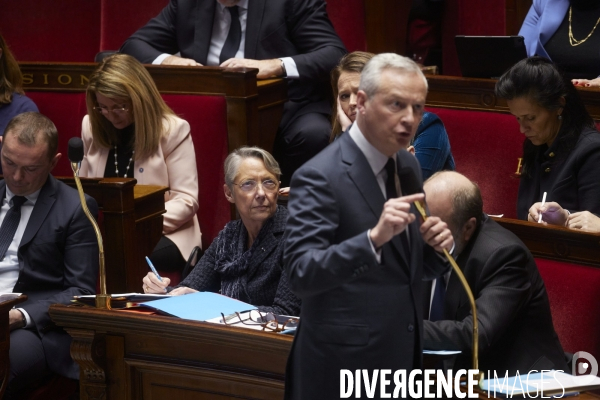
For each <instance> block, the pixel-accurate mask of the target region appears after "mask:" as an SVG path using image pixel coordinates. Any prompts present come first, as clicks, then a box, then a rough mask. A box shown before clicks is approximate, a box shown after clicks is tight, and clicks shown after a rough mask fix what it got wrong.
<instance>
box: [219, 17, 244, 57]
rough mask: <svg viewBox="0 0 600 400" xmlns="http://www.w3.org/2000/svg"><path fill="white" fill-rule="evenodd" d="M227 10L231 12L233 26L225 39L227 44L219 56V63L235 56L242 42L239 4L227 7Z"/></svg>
mask: <svg viewBox="0 0 600 400" xmlns="http://www.w3.org/2000/svg"><path fill="white" fill-rule="evenodd" d="M227 10H228V11H229V14H231V26H230V27H229V33H228V34H227V39H225V44H224V45H223V49H222V50H221V55H220V56H219V63H221V64H222V63H224V62H225V61H227V60H229V59H230V58H234V57H235V55H236V53H237V51H238V50H239V48H240V43H241V42H242V24H240V16H239V10H238V6H233V7H227Z"/></svg>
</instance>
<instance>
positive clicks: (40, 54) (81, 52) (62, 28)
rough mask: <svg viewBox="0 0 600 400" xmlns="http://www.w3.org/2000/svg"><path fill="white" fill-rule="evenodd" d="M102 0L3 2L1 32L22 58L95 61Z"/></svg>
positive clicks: (27, 59)
mask: <svg viewBox="0 0 600 400" xmlns="http://www.w3.org/2000/svg"><path fill="white" fill-rule="evenodd" d="M100 2H101V1H100V0H84V1H82V0H60V1H40V0H19V1H8V2H2V6H1V8H2V11H0V32H1V33H2V35H3V36H4V39H5V40H6V41H7V43H8V45H9V46H10V48H11V49H12V51H13V52H14V55H15V57H16V59H17V60H19V61H93V60H94V55H95V54H96V53H97V52H98V48H99V45H100ZM122 3H126V2H122ZM139 8H140V9H143V8H144V7H143V6H142V7H139Z"/></svg>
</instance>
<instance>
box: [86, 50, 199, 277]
mask: <svg viewBox="0 0 600 400" xmlns="http://www.w3.org/2000/svg"><path fill="white" fill-rule="evenodd" d="M86 102H87V111H88V115H86V116H85V117H84V118H83V123H82V127H81V136H82V139H83V145H84V152H85V153H84V158H83V161H82V163H81V169H80V176H82V177H128V178H135V179H137V183H138V184H140V185H162V186H169V188H170V190H169V191H168V192H166V194H165V208H166V210H167V212H166V213H165V214H164V215H163V216H164V225H163V236H162V238H161V240H160V241H159V243H158V245H157V246H156V248H155V249H154V251H153V252H152V254H151V255H150V259H151V260H152V262H153V263H154V265H155V266H156V267H157V268H158V269H159V270H181V269H182V268H183V266H184V265H185V262H186V259H187V257H188V255H189V254H190V252H191V251H192V249H193V248H194V246H199V245H200V243H201V242H200V240H201V236H200V226H199V224H198V218H197V217H196V212H197V211H198V174H197V170H196V157H195V154H194V144H193V142H192V138H191V136H190V125H189V124H188V123H187V122H186V121H184V120H183V119H181V118H179V117H177V116H176V115H175V113H174V112H173V111H172V110H171V109H170V108H169V107H168V106H167V105H166V104H165V102H164V101H163V99H162V97H161V96H160V93H159V92H158V89H157V88H156V85H155V84H154V81H153V80H152V77H151V76H150V74H149V73H148V71H147V70H146V69H145V68H144V67H143V66H142V64H140V63H139V62H138V61H137V60H136V59H134V58H133V57H131V56H128V55H125V54H115V55H113V56H110V57H107V58H106V59H104V61H103V62H102V63H100V65H99V66H98V68H97V69H96V71H94V73H93V74H92V76H91V77H90V83H89V86H88V89H87V94H86Z"/></svg>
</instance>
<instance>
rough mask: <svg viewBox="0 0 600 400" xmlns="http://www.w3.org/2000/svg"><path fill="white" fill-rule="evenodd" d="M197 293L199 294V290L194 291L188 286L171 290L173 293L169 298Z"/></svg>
mask: <svg viewBox="0 0 600 400" xmlns="http://www.w3.org/2000/svg"><path fill="white" fill-rule="evenodd" d="M196 292H197V290H194V289H192V288H189V287H187V286H181V287H178V288H177V289H173V290H171V292H170V293H169V296H181V295H182V294H190V293H196Z"/></svg>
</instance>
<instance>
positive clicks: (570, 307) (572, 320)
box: [536, 258, 600, 359]
mask: <svg viewBox="0 0 600 400" xmlns="http://www.w3.org/2000/svg"><path fill="white" fill-rule="evenodd" d="M536 263H537V265H538V269H539V270H540V274H541V275H542V278H543V279H544V283H545V284H546V291H547V292H548V297H549V299H550V308H551V310H552V318H553V320H554V328H555V329H556V332H557V334H558V337H559V339H560V342H561V344H562V346H563V349H564V350H565V351H568V352H570V353H575V352H577V351H586V352H588V353H590V354H592V355H593V356H594V357H595V358H596V359H600V301H598V288H600V268H598V267H587V266H583V265H575V264H567V263H563V262H559V261H551V260H544V259H539V258H538V259H536Z"/></svg>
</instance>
